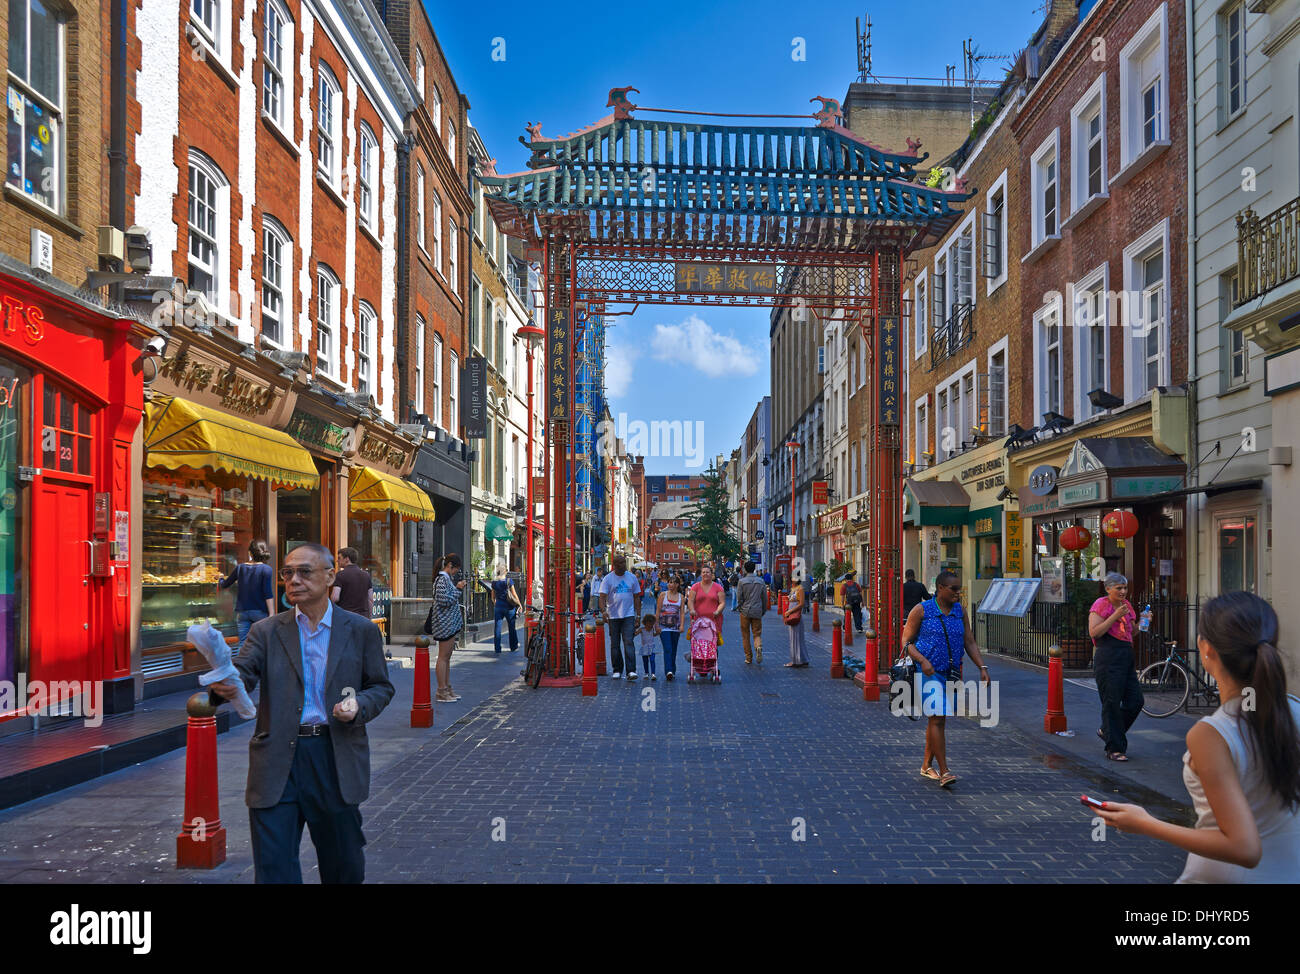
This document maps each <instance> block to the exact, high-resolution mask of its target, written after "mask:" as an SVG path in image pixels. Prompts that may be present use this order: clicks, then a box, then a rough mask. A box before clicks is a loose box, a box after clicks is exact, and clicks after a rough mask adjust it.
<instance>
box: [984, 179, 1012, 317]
mask: <svg viewBox="0 0 1300 974" xmlns="http://www.w3.org/2000/svg"><path fill="white" fill-rule="evenodd" d="M999 193H1001V194H1002V216H1001V218H1000V219H999V220H998V227H997V241H998V244H997V246H998V267H999V272H998V274H997V275H995V276H992V277H990V276H989V275H988V273H987V267H986V268H985V275H984V296H985V297H987V296H988V295H990V294H992V293H993V292H994V291H996V290H997V289H998V288H1000V287H1001V286H1002V285H1003V284H1005V283H1007V276H1008V274H1009V273H1010V271H1009V265H1010V258H1009V255H1008V251H1007V244H1008V235H1007V222H1008V221H1007V213H1008V210H1009V207H1010V204H1011V199H1010V194H1009V193H1008V192H1007V170H1005V169H1003V170H1002V172H1001V173H1000V174H999V175H998V178H997V179H995V180H993V185H992V186H990V187H989V190H988V192H987V193H986V194H985V195H984V214H985V221H986V222H985V224H984V248H985V251H987V249H988V240H989V221H988V218H989V217H991V216H993V214H994V212H995V211H994V210H993V209H992V203H993V200H994V198H995V197H996V196H997V195H998V194H999Z"/></svg>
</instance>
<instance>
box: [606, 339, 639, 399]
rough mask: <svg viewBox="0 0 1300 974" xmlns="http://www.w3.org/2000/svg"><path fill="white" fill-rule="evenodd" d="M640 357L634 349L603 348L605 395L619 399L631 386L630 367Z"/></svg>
mask: <svg viewBox="0 0 1300 974" xmlns="http://www.w3.org/2000/svg"><path fill="white" fill-rule="evenodd" d="M640 355H641V353H640V352H638V351H637V350H636V349H634V348H623V347H621V346H619V345H606V346H605V395H606V396H608V397H609V398H610V399H621V398H622V397H623V396H625V395H627V390H628V388H629V387H631V385H632V367H633V365H635V364H636V360H637V358H639V357H640Z"/></svg>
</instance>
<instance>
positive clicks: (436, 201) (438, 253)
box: [433, 189, 442, 274]
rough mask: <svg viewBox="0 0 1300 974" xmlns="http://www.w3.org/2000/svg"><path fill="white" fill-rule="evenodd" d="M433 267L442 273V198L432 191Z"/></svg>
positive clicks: (435, 191)
mask: <svg viewBox="0 0 1300 974" xmlns="http://www.w3.org/2000/svg"><path fill="white" fill-rule="evenodd" d="M433 266H434V267H436V268H437V269H438V273H439V274H441V273H442V197H441V196H439V195H438V191H437V190H436V189H435V190H434V191H433Z"/></svg>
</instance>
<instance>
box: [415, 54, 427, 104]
mask: <svg viewBox="0 0 1300 974" xmlns="http://www.w3.org/2000/svg"><path fill="white" fill-rule="evenodd" d="M415 86H416V87H417V88H419V89H420V97H421V98H424V97H426V94H425V90H424V52H423V51H421V50H420V49H419V48H418V47H417V48H416V49H415Z"/></svg>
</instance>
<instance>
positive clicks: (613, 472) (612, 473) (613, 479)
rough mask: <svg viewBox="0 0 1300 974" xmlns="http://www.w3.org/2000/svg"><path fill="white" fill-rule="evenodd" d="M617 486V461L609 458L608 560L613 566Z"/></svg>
mask: <svg viewBox="0 0 1300 974" xmlns="http://www.w3.org/2000/svg"><path fill="white" fill-rule="evenodd" d="M617 484H618V461H617V460H615V459H613V458H612V457H611V458H610V461H609V490H608V492H607V496H608V497H609V560H610V564H613V562H614V537H615V534H614V521H615V516H614V491H615V489H616V486H617Z"/></svg>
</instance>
